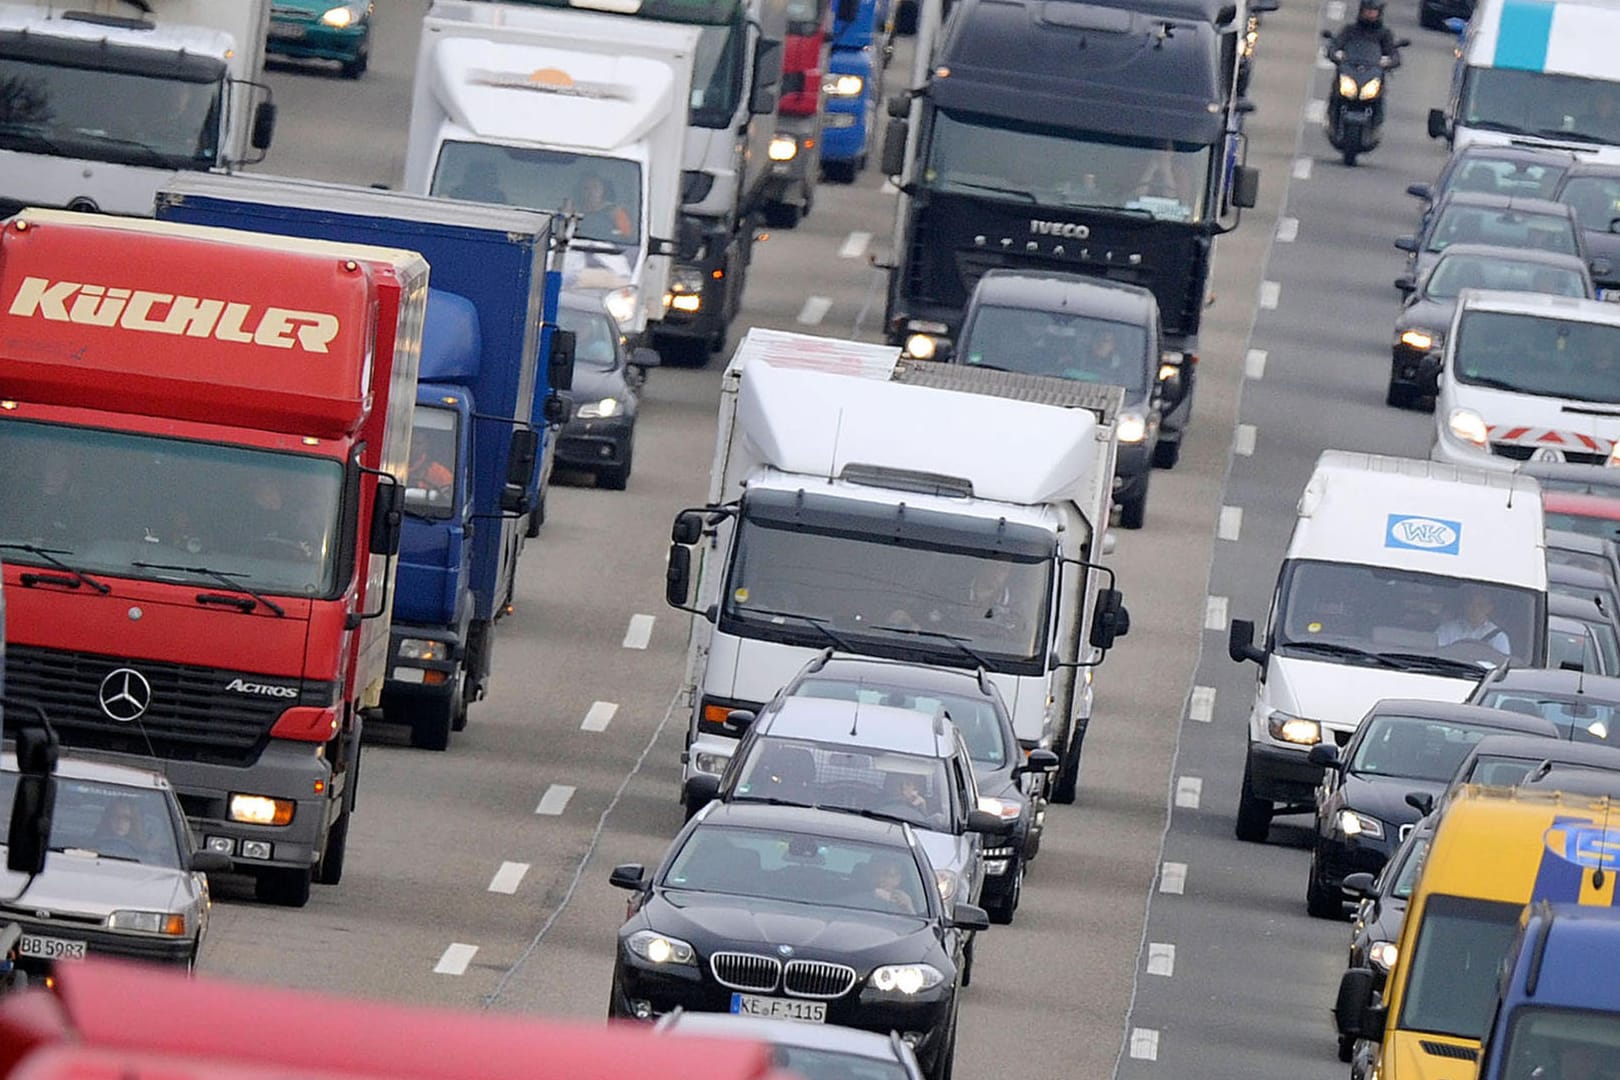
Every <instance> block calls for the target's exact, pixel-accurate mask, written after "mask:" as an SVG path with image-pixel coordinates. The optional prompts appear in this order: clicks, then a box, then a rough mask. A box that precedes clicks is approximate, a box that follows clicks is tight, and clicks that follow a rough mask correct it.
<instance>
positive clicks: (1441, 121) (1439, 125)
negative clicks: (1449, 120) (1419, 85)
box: [1429, 109, 1448, 139]
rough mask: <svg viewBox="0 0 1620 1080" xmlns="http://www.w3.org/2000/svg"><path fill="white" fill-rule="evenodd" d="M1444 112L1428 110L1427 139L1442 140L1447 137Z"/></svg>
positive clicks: (1441, 110) (1442, 110)
mask: <svg viewBox="0 0 1620 1080" xmlns="http://www.w3.org/2000/svg"><path fill="white" fill-rule="evenodd" d="M1447 127H1448V125H1447V124H1446V111H1445V110H1444V109H1430V110H1429V138H1431V139H1443V138H1445V137H1446V135H1447Z"/></svg>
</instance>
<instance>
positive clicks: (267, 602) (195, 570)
mask: <svg viewBox="0 0 1620 1080" xmlns="http://www.w3.org/2000/svg"><path fill="white" fill-rule="evenodd" d="M129 565H131V566H135V567H139V568H140V569H142V570H174V571H177V572H179V573H182V574H201V575H202V576H203V577H209V578H213V579H214V580H215V581H217V582H219V583H220V584H221V585H223V586H225V587H226V588H227V589H231V590H232V591H234V592H240V593H246V594H247V595H249V596H251V597H253V599H255V600H257V601H258V602H259V603H261V604H263V605H264V606H265V607H267V608H269V609H270V610H271V611H273V612H275V613H276V618H278V619H285V618H286V617H287V612H286V610H285V609H283V608H282V606H281V605H280V604H278V603H276V602H275V601H274V600H272V599H270V598H269V597H268V596H265V595H264V594H263V593H260V592H259V591H258V590H256V589H254V588H253V586H251V585H248V584H245V583H243V582H240V581H237V580H236V578H239V577H246V576H247V575H246V574H227V573H225V572H224V571H222V570H211V569H209V568H208V567H206V566H180V565H177V564H175V563H155V562H132V563H130V564H129ZM205 595H206V594H199V595H198V597H197V602H198V603H200V604H206V603H208V601H207V600H205V599H203V596H205ZM243 610H245V611H252V610H253V609H252V608H244V609H243Z"/></svg>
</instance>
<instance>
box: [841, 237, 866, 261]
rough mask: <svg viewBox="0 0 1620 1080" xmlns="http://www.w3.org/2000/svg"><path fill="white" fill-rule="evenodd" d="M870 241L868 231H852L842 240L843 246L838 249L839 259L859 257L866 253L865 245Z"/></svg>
mask: <svg viewBox="0 0 1620 1080" xmlns="http://www.w3.org/2000/svg"><path fill="white" fill-rule="evenodd" d="M871 242H872V234H871V233H869V232H852V233H850V234H849V236H848V237H847V238H845V240H844V246H843V247H841V248H839V249H838V257H839V258H840V259H859V258H860V257H861V256H862V255H865V254H866V245H868V244H870V243H871Z"/></svg>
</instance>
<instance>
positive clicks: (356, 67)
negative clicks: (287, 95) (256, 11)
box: [265, 0, 373, 79]
mask: <svg viewBox="0 0 1620 1080" xmlns="http://www.w3.org/2000/svg"><path fill="white" fill-rule="evenodd" d="M372 7H373V5H372V4H370V3H360V4H334V3H332V2H331V0H274V3H272V5H271V7H270V37H269V39H268V40H267V42H266V45H265V47H266V51H267V52H268V53H269V54H270V55H271V56H274V57H281V58H284V59H293V60H336V61H337V62H338V64H339V65H340V67H339V70H340V71H341V72H342V73H343V77H344V78H345V79H358V78H359V77H360V76H361V75H363V74H364V73H365V70H366V64H367V63H368V62H369V61H370V59H371V12H372Z"/></svg>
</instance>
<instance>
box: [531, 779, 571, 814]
mask: <svg viewBox="0 0 1620 1080" xmlns="http://www.w3.org/2000/svg"><path fill="white" fill-rule="evenodd" d="M573 797H574V788H573V785H571V784H552V785H551V786H550V787H548V788H546V793H545V794H544V795H542V796H540V805H539V806H536V807H535V808H534V812H535V813H537V814H549V815H551V816H552V817H555V816H557V815H558V814H560V813H562V812H563V811H564V810H566V809H567V808H568V800H569V799H572V798H573Z"/></svg>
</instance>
